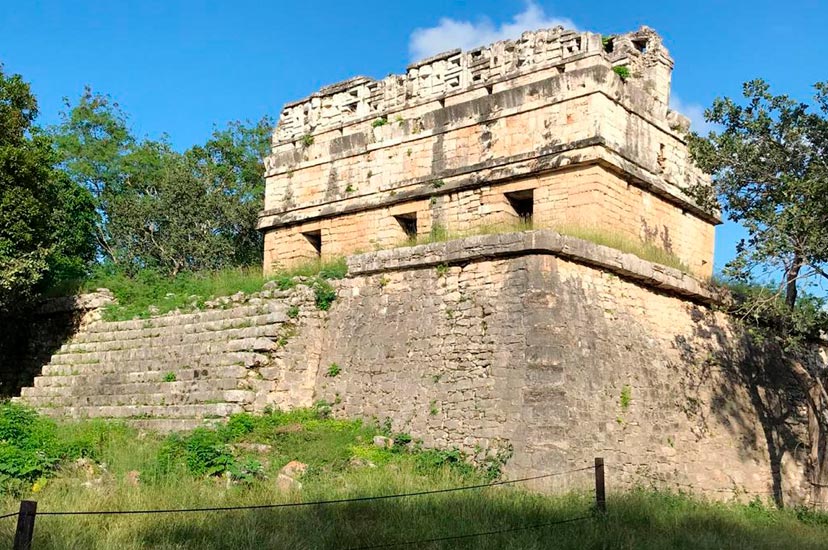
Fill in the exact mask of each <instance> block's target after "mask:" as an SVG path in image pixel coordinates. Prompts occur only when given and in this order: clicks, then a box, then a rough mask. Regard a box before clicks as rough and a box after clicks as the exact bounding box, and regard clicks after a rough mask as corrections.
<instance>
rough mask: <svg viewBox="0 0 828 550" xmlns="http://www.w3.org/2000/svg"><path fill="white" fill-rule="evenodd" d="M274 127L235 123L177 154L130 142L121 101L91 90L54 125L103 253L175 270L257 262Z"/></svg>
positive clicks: (158, 145)
mask: <svg viewBox="0 0 828 550" xmlns="http://www.w3.org/2000/svg"><path fill="white" fill-rule="evenodd" d="M67 106H68V104H67ZM271 128H272V123H271V121H270V120H269V119H267V118H263V119H262V120H261V121H260V122H258V123H256V124H251V125H248V124H242V123H239V122H235V123H232V124H230V125H229V126H228V127H227V128H226V129H223V130H215V131H214V132H213V135H212V136H211V138H210V139H209V140H208V141H207V142H206V143H205V144H204V145H203V146H195V147H193V148H191V149H189V150H188V151H185V152H184V153H178V152H176V151H174V150H173V149H172V147H171V146H170V145H169V143H167V142H166V141H165V140H164V139H161V140H157V141H156V140H149V139H145V140H138V139H136V138H135V137H134V136H133V135H132V134H131V133H130V130H129V128H128V125H127V117H126V115H125V114H124V113H123V111H122V110H121V109H120V107H119V106H118V104H117V103H115V102H113V101H112V100H111V99H110V98H109V97H107V96H102V95H100V94H95V93H93V92H92V91H91V90H89V89H88V88H87V89H86V90H85V91H84V93H83V95H82V96H81V98H80V100H79V102H78V103H77V105H75V106H74V107H71V106H69V110H68V112H66V113H65V114H64V115H63V121H62V123H61V124H60V125H59V126H58V127H56V128H54V129H53V130H52V132H53V135H54V136H55V143H56V146H57V150H58V152H59V155H60V158H61V161H62V166H63V167H64V169H65V170H66V172H67V173H68V174H69V176H70V178H71V179H72V180H73V181H74V182H76V183H77V184H79V185H82V186H84V187H85V188H87V189H88V190H89V191H90V192H91V193H92V194H93V196H94V197H95V201H96V206H97V209H98V213H99V219H98V229H97V235H98V244H99V250H100V253H101V255H102V256H103V257H105V258H107V259H108V260H110V261H112V262H114V263H116V264H118V265H120V266H121V268H122V269H124V270H125V271H127V272H132V271H135V270H139V269H147V268H150V269H156V270H159V271H161V272H163V273H168V274H175V273H178V272H179V271H182V270H200V269H217V268H222V267H228V266H235V265H247V264H250V263H258V262H260V261H261V256H262V241H261V236H260V234H259V233H258V231H256V221H257V215H258V211H259V209H260V208H261V204H262V202H263V197H264V181H263V177H262V174H263V163H262V159H263V157H264V155H265V154H267V152H268V146H269V142H270V132H271Z"/></svg>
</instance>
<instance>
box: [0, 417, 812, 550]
mask: <svg viewBox="0 0 828 550" xmlns="http://www.w3.org/2000/svg"><path fill="white" fill-rule="evenodd" d="M327 414H328V411H327V410H326V409H325V407H323V406H318V407H316V408H312V409H303V410H297V411H292V412H279V411H273V412H269V413H266V414H263V415H249V414H239V415H235V416H233V417H231V418H230V419H229V421H228V422H227V423H226V424H223V425H221V426H219V427H218V428H216V429H206V428H201V429H197V430H194V431H192V432H189V433H183V434H177V435H170V436H161V435H158V434H154V433H144V434H141V435H139V434H138V433H136V431H135V430H133V429H131V428H128V427H127V426H125V425H123V424H121V423H117V422H104V421H84V422H79V423H71V424H57V423H55V422H53V421H50V420H48V419H45V418H43V417H40V416H38V415H37V414H36V413H33V412H32V411H30V410H28V409H25V408H23V407H19V406H17V405H8V404H7V405H3V406H0V438H2V439H1V440H2V443H0V449H2V455H0V466H1V467H2V468H3V472H2V474H3V476H4V477H3V480H4V481H3V484H2V488H3V491H4V493H5V496H2V497H0V506H2V508H0V509H2V510H3V511H4V512H10V511H14V510H16V509H17V506H18V502H19V499H21V498H31V499H34V500H37V501H38V511H40V512H45V511H70V510H74V511H79V510H88V511H91V510H128V509H132V510H136V509H165V508H167V509H175V508H190V507H193V508H199V507H211V506H246V505H256V504H265V503H281V502H298V501H316V500H331V499H340V498H353V497H365V496H376V495H387V494H395V493H405V492H416V491H423V490H432V489H444V488H448V487H459V486H465V485H475V484H480V483H486V482H487V480H491V479H493V477H494V476H493V475H491V474H489V473H488V472H487V470H485V469H483V468H475V467H474V466H472V465H470V464H469V463H468V462H467V461H466V460H465V457H464V456H463V455H462V454H461V453H459V452H458V451H456V450H442V451H441V450H430V449H422V448H421V447H420V446H419V444H418V443H417V441H416V440H414V439H413V438H412V437H411V436H410V435H409V434H406V433H397V434H392V433H389V432H388V431H387V427H386V426H385V423H382V424H383V425H382V426H380V425H378V424H377V423H374V424H366V423H362V422H358V421H352V420H334V419H331V418H328V417H327ZM376 435H384V436H387V437H390V438H391V439H392V440H393V441H394V446H393V447H392V448H391V449H388V448H383V447H378V446H375V445H374V444H373V443H372V439H373V437H374V436H376ZM81 458H82V459H83V460H78V459H81ZM293 460H298V461H300V462H303V463H304V464H307V471H306V472H305V473H304V474H303V475H301V477H297V480H298V481H299V482H300V483H301V488H299V487H298V486H296V488H295V489H294V490H291V491H285V490H280V489H278V488H277V484H276V477H277V475H278V472H279V470H280V469H281V468H282V467H283V466H284V465H286V464H287V463H288V462H290V461H293ZM610 472H612V470H611V469H610ZM494 475H496V473H495V474H494ZM610 475H612V474H611V473H610ZM568 481H569V482H570V483H571V484H573V486H575V487H582V488H583V491H582V492H580V491H575V492H570V493H567V494H563V495H556V496H549V495H542V494H537V493H531V492H528V491H527V490H526V489H525V488H523V487H521V486H520V485H519V484H518V485H515V486H501V487H497V488H492V489H477V490H473V491H461V492H456V493H444V494H435V495H428V496H421V497H412V498H407V499H399V500H397V499H391V500H380V501H364V502H354V503H348V504H338V505H331V506H318V507H313V508H310V507H307V508H306V507H300V508H284V509H279V510H246V511H235V512H216V513H191V514H163V515H162V514H158V515H115V516H76V517H71V518H68V517H67V518H60V517H49V516H40V517H39V518H38V520H37V522H38V525H37V527H36V528H35V540H34V547H35V548H39V549H46V550H49V549H63V548H88V549H93V550H105V549H106V550H114V549H116V548H117V549H119V550H120V549H126V550H137V549H148V548H160V549H172V548H177V549H190V548H192V549H196V548H198V549H228V550H229V549H234V550H235V549H239V548H251V549H252V548H269V547H274V548H320V549H324V548H349V547H354V546H361V545H366V544H381V543H388V542H393V541H414V540H421V539H427V538H436V537H443V536H456V535H462V534H467V533H474V532H481V531H494V530H499V529H504V528H512V527H519V526H527V525H540V524H547V523H552V522H556V521H563V520H568V519H572V518H576V517H582V516H587V517H590V518H591V519H587V520H584V521H580V522H576V523H569V524H563V525H557V526H553V527H547V528H541V529H527V530H523V531H514V532H509V533H503V534H499V535H488V536H484V537H478V538H472V539H468V540H451V541H447V542H446V543H445V544H444V545H443V546H441V547H444V548H484V549H500V548H521V549H541V548H549V547H550V545H552V544H554V547H555V548H571V549H581V548H653V549H655V548H688V549H690V548H693V549H697V548H711V549H712V548H759V549H763V548H768V549H770V548H797V549H799V548H821V547H823V545H824V540H825V537H826V535H827V534H828V517H826V516H824V515H822V514H819V513H816V512H813V511H809V510H805V509H791V510H776V509H773V508H771V507H768V506H766V505H765V504H763V503H762V502H760V501H758V500H757V501H754V502H753V503H751V504H749V505H740V504H723V503H712V502H705V501H702V500H697V499H693V498H690V497H688V496H684V495H680V494H673V493H669V492H660V491H655V490H652V489H646V488H643V487H642V488H640V489H637V490H633V491H630V492H619V491H617V490H611V491H610V494H609V499H608V512H607V514H606V516H603V517H601V516H592V506H593V502H594V497H593V495H592V492H591V490H590V489H589V487H590V484H591V482H592V480H591V473H590V472H589V471H587V472H582V473H575V474H571V477H570V478H568ZM610 487H612V485H610ZM14 525H15V522H14V521H13V520H12V519H7V520H5V521H3V522H0V541H2V542H0V544H4V545H6V546H8V547H10V546H11V539H12V537H13V533H14Z"/></svg>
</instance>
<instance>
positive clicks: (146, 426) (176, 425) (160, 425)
mask: <svg viewBox="0 0 828 550" xmlns="http://www.w3.org/2000/svg"><path fill="white" fill-rule="evenodd" d="M125 422H126V423H127V424H128V425H130V426H132V427H133V428H136V429H138V430H146V431H151V432H157V433H171V432H188V431H191V430H194V429H196V428H201V427H210V428H213V427H215V426H217V425H218V424H221V423H222V421H221V420H220V419H217V418H131V419H128V420H126V421H125Z"/></svg>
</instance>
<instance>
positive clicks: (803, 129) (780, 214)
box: [689, 80, 828, 502]
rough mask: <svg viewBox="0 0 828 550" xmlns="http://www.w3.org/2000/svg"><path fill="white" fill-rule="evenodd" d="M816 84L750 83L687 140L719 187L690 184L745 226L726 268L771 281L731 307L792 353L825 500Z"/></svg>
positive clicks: (827, 229)
mask: <svg viewBox="0 0 828 550" xmlns="http://www.w3.org/2000/svg"><path fill="white" fill-rule="evenodd" d="M815 88H816V95H815V101H814V105H808V104H806V103H801V102H797V101H795V100H793V99H791V98H790V97H788V96H786V95H773V94H772V93H771V92H770V88H769V86H768V84H767V83H765V82H764V81H762V80H754V81H752V82H748V83H746V84H745V85H744V97H745V100H746V102H745V104H744V105H739V104H737V103H736V102H734V101H732V100H731V99H729V98H720V99H716V100H715V102H714V103H713V105H712V107H711V108H710V109H708V110H707V111H706V112H705V117H706V118H707V120H708V121H709V122H714V123H717V124H719V125H721V127H722V130H721V131H720V132H711V133H710V134H709V135H708V136H707V137H701V136H698V135H691V136H690V139H689V145H690V151H691V155H692V157H693V159H694V161H695V162H696V163H697V164H698V165H699V167H701V168H702V169H703V170H705V171H706V172H708V173H710V174H712V175H713V185H712V187H703V186H700V187H697V188H694V189H691V190H690V192H691V193H692V194H694V195H695V196H696V198H697V199H698V200H699V201H700V202H702V203H704V204H707V205H708V206H710V207H712V206H715V201H716V199H717V198H718V199H719V200H720V201H721V204H722V206H723V208H724V211H725V212H726V213H727V214H728V216H729V218H730V219H731V220H733V221H736V222H738V223H740V224H742V226H744V227H745V228H746V229H747V233H748V236H747V238H746V239H744V240H742V241H741V242H740V243H739V244H738V245H737V250H736V257H735V258H734V259H733V260H732V261H731V262H729V264H728V265H727V267H726V269H725V274H726V275H727V276H729V277H731V278H733V279H735V280H736V281H738V282H741V283H747V282H750V281H752V280H755V279H756V278H757V277H758V278H759V279H761V280H763V281H764V282H766V283H767V282H770V283H769V284H765V285H764V286H761V287H755V286H754V287H752V290H751V291H749V292H743V293H741V294H740V296H738V300H737V303H736V305H735V307H734V311H735V313H736V314H737V315H738V316H739V317H740V318H741V319H742V320H744V321H745V322H746V323H747V324H748V327H749V330H750V333H751V334H752V335H754V336H755V337H756V338H759V339H762V340H763V341H768V340H769V341H771V342H772V343H774V344H776V345H778V347H779V348H780V349H781V350H782V352H783V353H784V356H785V358H786V361H785V365H780V368H787V369H789V371H790V373H791V374H792V375H793V377H794V378H795V379H796V381H797V382H798V384H799V387H800V388H801V390H802V392H803V394H804V395H805V397H806V399H807V402H808V413H809V439H810V465H809V466H810V469H811V473H812V482H813V484H814V487H815V488H816V491H815V493H816V500H818V501H822V502H824V501H825V500H826V498H825V497H824V496H823V495H824V494H828V492H826V490H825V489H826V488H827V487H828V393H826V387H827V384H826V381H828V377H826V374H828V373H826V368H825V365H823V364H818V363H817V362H814V361H810V362H809V361H805V360H803V356H804V355H803V354H804V353H805V351H806V347H807V343H808V342H809V341H811V342H813V341H814V340H815V339H818V338H820V337H821V336H822V335H824V334H825V333H826V329H828V314H826V310H825V304H824V301H823V300H821V299H820V298H819V297H818V296H814V295H813V294H808V293H807V291H808V290H809V289H812V288H813V287H814V286H815V285H818V284H820V283H825V282H828V85H826V84H824V83H818V84H816V85H815ZM803 290H804V291H806V292H805V293H803Z"/></svg>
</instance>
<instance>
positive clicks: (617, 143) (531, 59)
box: [258, 27, 719, 277]
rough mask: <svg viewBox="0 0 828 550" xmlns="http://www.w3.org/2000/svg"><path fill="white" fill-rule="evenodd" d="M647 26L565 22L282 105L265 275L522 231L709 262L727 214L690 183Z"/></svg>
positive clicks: (654, 38)
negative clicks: (612, 29)
mask: <svg viewBox="0 0 828 550" xmlns="http://www.w3.org/2000/svg"><path fill="white" fill-rule="evenodd" d="M672 69H673V60H672V58H671V57H670V55H669V53H668V51H667V49H666V48H665V47H664V46H663V44H662V41H661V39H660V37H659V36H658V35H657V34H656V33H655V32H654V31H652V30H651V29H649V28H646V27H642V28H641V29H640V30H638V31H636V32H633V33H629V34H622V35H616V36H611V37H602V36H601V35H600V34H595V33H591V32H575V31H568V30H564V29H563V28H560V27H558V28H554V29H547V30H539V31H536V32H527V33H524V34H523V35H522V36H521V37H520V38H519V39H517V40H509V41H503V42H497V43H495V44H492V45H490V46H486V47H481V48H477V49H474V50H471V51H467V52H462V51H460V50H453V51H449V52H445V53H443V54H440V55H437V56H434V57H431V58H429V59H425V60H423V61H420V62H417V63H414V64H412V65H410V66H409V67H408V70H407V72H406V74H405V75H391V76H388V77H387V78H384V79H382V80H373V79H370V78H366V77H356V78H352V79H350V80H347V81H344V82H341V83H338V84H334V85H331V86H327V87H325V88H323V89H321V90H319V91H318V92H316V93H314V94H312V95H311V96H310V97H307V98H305V99H302V100H300V101H296V102H293V103H289V104H287V105H285V107H284V109H283V110H282V113H281V117H280V120H279V123H278V126H277V127H276V130H275V132H274V134H273V148H272V154H271V156H270V157H268V158H267V159H266V161H265V166H266V173H265V176H266V182H267V189H266V197H265V205H264V210H263V211H262V212H261V214H260V218H259V225H258V226H259V229H260V230H262V231H263V232H264V237H265V253H264V268H265V271H271V270H273V269H275V268H277V267H282V266H287V265H290V264H292V263H296V262H298V261H304V260H307V259H310V258H314V257H317V256H323V257H325V256H338V255H345V254H351V253H355V252H368V251H372V250H378V249H385V248H393V247H395V246H400V245H402V244H405V243H407V242H408V243H411V242H417V241H418V240H419V241H420V242H422V241H423V240H427V239H429V238H430V237H431V238H434V237H435V236H440V235H460V236H462V235H468V234H472V233H474V232H476V231H487V230H489V228H497V227H501V228H508V227H510V226H512V225H514V226H517V225H518V224H517V223H516V222H519V221H522V222H524V227H525V226H530V227H534V228H548V229H553V230H558V231H560V232H561V233H567V232H571V231H573V230H575V231H576V233H577V232H578V231H584V230H586V231H593V232H601V233H606V234H611V235H614V236H618V237H621V238H625V239H629V240H632V241H637V242H643V243H648V244H651V245H653V246H656V247H658V248H661V249H663V250H664V251H666V252H668V253H670V254H672V255H674V256H675V257H677V258H678V259H679V260H680V261H681V263H682V264H684V265H685V266H687V268H688V269H689V271H690V272H691V273H693V274H695V275H698V276H703V277H706V276H709V275H711V274H712V270H713V246H714V227H715V225H716V224H717V223H718V221H719V220H718V218H717V217H716V216H715V215H711V214H710V213H707V212H705V211H703V210H702V209H700V208H699V207H698V206H697V205H696V204H694V202H693V201H692V200H690V199H689V198H688V197H687V196H686V195H685V194H684V193H683V192H682V189H684V188H686V187H688V186H690V185H692V184H695V183H698V182H699V181H700V178H704V177H705V176H704V175H703V174H701V173H699V171H698V170H697V169H696V168H695V167H694V166H693V165H692V164H691V163H690V161H689V159H688V152H687V147H686V143H685V139H684V136H685V135H686V133H687V131H688V127H689V121H688V119H687V118H685V117H684V116H682V115H681V114H679V113H677V112H674V111H671V110H670V108H669V103H670V79H671V73H672Z"/></svg>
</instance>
